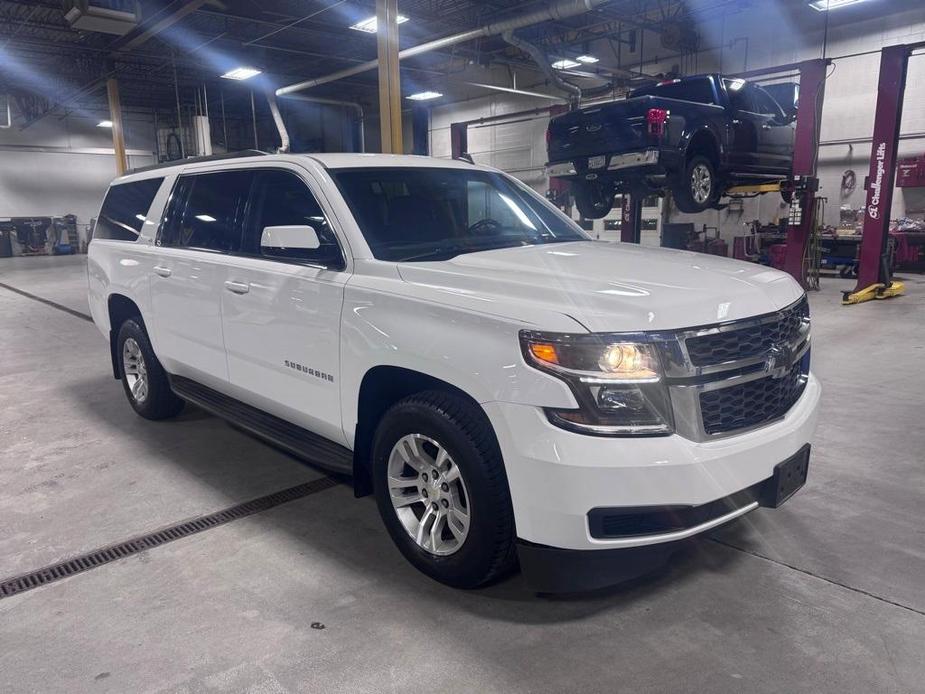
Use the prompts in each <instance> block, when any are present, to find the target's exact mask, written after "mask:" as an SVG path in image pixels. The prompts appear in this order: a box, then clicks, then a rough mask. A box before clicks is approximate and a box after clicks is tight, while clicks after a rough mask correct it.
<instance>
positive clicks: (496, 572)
mask: <svg viewBox="0 0 925 694" xmlns="http://www.w3.org/2000/svg"><path fill="white" fill-rule="evenodd" d="M434 470H436V471H437V473H438V475H437V477H436V479H435V478H434V476H433V472H434ZM372 476H373V487H374V490H375V495H376V503H377V505H378V507H379V513H380V515H381V516H382V520H383V522H384V523H385V527H386V529H387V530H388V532H389V535H391V537H392V540H393V541H394V542H395V544H396V546H397V547H398V549H399V550H400V551H401V553H402V554H403V555H404V556H405V558H406V559H407V560H408V561H409V562H411V564H413V565H414V566H415V567H416V568H417V569H418V570H420V571H421V572H423V573H425V574H427V575H428V576H430V577H431V578H433V579H435V580H437V581H440V582H441V583H445V584H447V585H450V586H453V587H456V588H476V587H478V586H481V585H484V584H485V583H488V582H490V581H492V580H495V579H497V578H499V577H500V576H503V575H504V574H505V573H507V572H508V571H509V570H510V569H511V568H512V567H513V566H514V564H515V557H516V555H515V547H514V537H515V533H514V513H513V510H512V508H511V498H510V493H509V491H508V485H507V477H506V475H505V473H504V464H503V462H502V459H501V451H500V449H499V448H498V443H497V440H496V439H495V435H494V432H493V430H492V428H491V424H490V423H489V422H488V419H487V417H486V416H485V413H484V412H482V411H481V410H480V409H479V408H478V407H476V406H475V405H473V404H471V403H469V402H468V401H466V400H465V399H463V398H462V397H459V396H457V395H453V394H451V393H446V392H441V391H425V392H422V393H418V394H416V395H412V396H409V397H407V398H405V399H403V400H400V401H399V402H397V403H396V404H395V405H393V406H392V407H391V408H390V409H389V410H388V411H387V412H386V413H385V415H383V417H382V420H381V421H380V423H379V426H378V428H377V430H376V434H375V437H374V440H373V449H372Z"/></svg>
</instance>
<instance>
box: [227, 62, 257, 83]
mask: <svg viewBox="0 0 925 694" xmlns="http://www.w3.org/2000/svg"><path fill="white" fill-rule="evenodd" d="M261 72H263V71H262V70H258V69H257V68H255V67H243V66H242V67H236V68H235V69H234V70H229V71H228V72H226V73H225V74H224V75H222V77H224V78H225V79H226V80H238V81H239V82H240V81H241V80H249V79H250V78H251V77H255V76H257V75H259V74H260V73H261Z"/></svg>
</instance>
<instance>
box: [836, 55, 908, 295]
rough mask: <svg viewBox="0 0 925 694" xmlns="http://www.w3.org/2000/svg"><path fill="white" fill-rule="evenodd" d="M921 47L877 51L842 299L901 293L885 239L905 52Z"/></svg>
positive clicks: (900, 284) (896, 150)
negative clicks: (860, 193) (854, 246)
mask: <svg viewBox="0 0 925 694" xmlns="http://www.w3.org/2000/svg"><path fill="white" fill-rule="evenodd" d="M922 47H925V42H921V43H911V44H899V45H896V46H887V47H886V48H884V49H883V51H881V53H880V82H879V84H878V85H877V110H876V112H875V114H874V134H873V138H872V140H871V152H870V173H869V176H868V179H867V180H868V185H867V201H866V202H867V205H866V206H865V208H864V231H863V234H862V236H861V251H860V262H859V263H858V282H857V285H856V286H855V288H854V290H853V291H851V292H845V294H844V296H843V298H842V303H843V304H858V303H861V302H862V301H869V300H870V299H886V298H889V297H891V296H897V295H899V294H902V293H903V291H904V289H905V288H904V287H903V284H902V282H898V281H896V280H894V279H893V278H892V270H891V268H890V259H889V252H888V245H887V244H888V242H889V237H890V208H891V207H892V204H893V186H894V182H895V179H896V157H897V154H898V152H899V128H900V122H901V121H902V115H903V97H904V95H905V91H906V73H907V70H908V67H909V56H911V55H912V51H914V50H915V49H917V48H922Z"/></svg>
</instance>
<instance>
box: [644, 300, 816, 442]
mask: <svg viewBox="0 0 925 694" xmlns="http://www.w3.org/2000/svg"><path fill="white" fill-rule="evenodd" d="M795 317H796V318H795ZM781 326H783V327H781ZM749 330H751V331H757V332H758V333H759V334H769V333H770V334H775V333H779V334H780V335H781V339H779V340H777V341H772V342H771V344H770V346H769V347H765V346H764V344H762V349H761V350H760V351H759V352H757V353H755V350H754V349H751V350H746V352H745V354H746V356H742V357H740V358H732V359H724V360H722V361H715V362H707V363H703V362H704V361H706V360H704V359H703V358H698V360H697V361H698V362H701V363H695V362H694V360H693V359H692V358H691V354H690V352H689V350H688V341H689V340H695V339H696V340H701V342H700V343H698V349H699V354H698V356H699V357H702V355H703V353H704V350H703V349H702V338H705V337H708V336H711V335H712V336H717V337H718V338H725V337H728V335H729V334H730V333H733V332H735V331H749ZM741 334H743V335H744V333H741ZM649 338H650V339H651V340H652V341H654V342H655V343H657V344H658V346H659V351H660V355H661V358H662V366H663V368H664V371H665V381H666V384H667V385H668V390H669V393H670V395H671V407H672V411H673V414H674V420H675V431H676V433H677V434H679V435H680V436H683V437H684V438H687V439H690V440H692V441H698V442H701V441H713V440H716V439H721V438H724V437H727V436H734V435H738V434H743V433H745V432H747V431H751V430H754V429H758V428H761V427H764V426H767V425H769V424H771V423H773V422H774V421H777V420H779V419H781V418H782V417H783V416H784V415H785V414H786V413H787V411H789V410H790V408H791V407H793V405H794V404H795V403H796V401H797V400H799V397H800V396H801V395H802V393H803V389H804V388H805V385H806V381H807V380H808V378H809V368H808V364H806V362H807V361H808V360H806V361H804V357H805V356H806V355H807V353H808V352H809V349H810V321H809V313H808V310H806V297H805V296H803V297H802V298H801V299H800V300H799V301H796V302H794V303H793V304H791V305H790V306H787V307H786V308H784V309H782V310H780V311H775V312H774V313H768V314H764V315H761V316H755V317H754V318H745V319H742V320H736V321H730V322H727V323H718V324H716V325H710V326H704V327H699V328H690V329H684V330H679V331H676V332H673V333H657V334H652V333H650V334H649ZM717 353H718V354H722V350H720V351H718V352H717ZM722 356H727V355H725V354H722ZM798 367H799V371H798V373H796V374H794V370H795V369H797V368H798ZM788 377H790V378H795V379H796V381H797V382H796V383H795V384H791V385H792V387H791V388H790V390H789V391H788V394H789V395H791V396H793V397H788V398H786V399H785V401H782V402H781V407H780V408H777V409H773V408H772V411H770V412H768V411H767V410H766V411H765V412H764V415H766V416H762V417H759V418H758V419H757V421H756V419H755V417H748V416H744V415H743V416H742V417H740V418H738V419H737V420H736V421H742V422H747V424H745V425H743V426H740V427H738V428H731V429H721V428H718V425H717V419H716V417H715V416H714V413H711V412H708V413H706V414H707V415H708V420H709V421H708V423H707V424H706V425H705V424H704V414H705V413H704V412H703V411H702V409H701V408H702V398H701V395H702V394H703V393H711V394H715V395H711V397H710V398H708V400H707V404H708V407H712V406H717V399H718V398H717V397H716V396H717V395H722V394H723V390H725V389H733V388H735V387H736V386H742V385H743V384H746V383H751V382H754V381H758V380H760V379H769V381H771V380H776V379H785V378H788ZM768 385H769V386H770V385H773V384H771V383H769V384H768ZM748 390H749V392H752V393H754V392H759V391H760V389H759V388H754V387H753V388H750V389H748ZM740 395H741V389H740V390H738V391H736V390H730V391H729V393H728V396H729V397H730V398H732V397H739V396H740ZM759 405H760V403H759ZM757 409H761V408H760V407H759V408H757ZM728 419H729V418H726V421H728Z"/></svg>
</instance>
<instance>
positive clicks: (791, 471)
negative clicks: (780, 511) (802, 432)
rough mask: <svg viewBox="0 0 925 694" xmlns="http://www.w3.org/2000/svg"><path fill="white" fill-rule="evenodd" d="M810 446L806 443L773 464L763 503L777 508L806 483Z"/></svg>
mask: <svg viewBox="0 0 925 694" xmlns="http://www.w3.org/2000/svg"><path fill="white" fill-rule="evenodd" d="M810 448H811V447H810V445H809V444H808V443H807V444H806V445H805V446H803V448H801V449H800V450H799V451H797V452H796V453H795V454H794V455H792V456H790V457H789V458H787V460H785V461H784V462H782V463H778V464H777V465H775V466H774V476H773V477H772V478H771V479H770V485H769V489H768V490H767V491H768V493H767V494H765V503H764V504H763V505H765V506H769V507H771V508H777V507H778V506H781V505H782V504H783V503H784V502H785V501H787V500H788V499H789V498H790V497H791V496H793V495H794V494H796V493H797V492H798V491H799V490H800V489H801V488H802V487H803V485H804V484H806V477H807V474H808V473H809V452H810Z"/></svg>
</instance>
